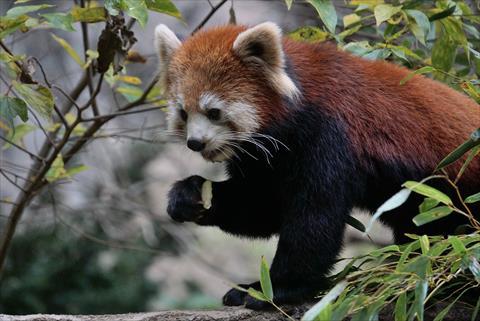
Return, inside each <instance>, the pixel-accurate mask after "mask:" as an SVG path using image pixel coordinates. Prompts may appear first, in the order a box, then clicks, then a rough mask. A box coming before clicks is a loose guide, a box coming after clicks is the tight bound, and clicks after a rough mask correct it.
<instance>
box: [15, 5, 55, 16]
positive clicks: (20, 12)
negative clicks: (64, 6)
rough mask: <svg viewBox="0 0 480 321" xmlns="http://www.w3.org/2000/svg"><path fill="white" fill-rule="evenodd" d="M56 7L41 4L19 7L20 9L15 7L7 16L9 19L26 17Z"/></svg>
mask: <svg viewBox="0 0 480 321" xmlns="http://www.w3.org/2000/svg"><path fill="white" fill-rule="evenodd" d="M51 7H55V6H54V5H50V4H39V5H33V6H18V7H13V8H12V9H10V10H8V11H7V14H6V16H7V17H9V18H15V17H18V16H21V15H24V14H26V13H29V12H34V11H38V10H42V9H46V8H51Z"/></svg>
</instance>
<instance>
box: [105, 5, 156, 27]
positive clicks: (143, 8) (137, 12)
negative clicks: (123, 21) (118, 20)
mask: <svg viewBox="0 0 480 321" xmlns="http://www.w3.org/2000/svg"><path fill="white" fill-rule="evenodd" d="M105 8H106V9H107V10H108V12H109V13H110V14H111V15H114V16H116V15H118V14H119V12H120V11H124V12H125V13H126V14H128V15H129V16H131V17H132V18H135V19H137V20H138V22H139V23H140V25H141V26H142V27H144V26H145V24H146V23H147V20H148V9H147V5H146V4H145V0H105Z"/></svg>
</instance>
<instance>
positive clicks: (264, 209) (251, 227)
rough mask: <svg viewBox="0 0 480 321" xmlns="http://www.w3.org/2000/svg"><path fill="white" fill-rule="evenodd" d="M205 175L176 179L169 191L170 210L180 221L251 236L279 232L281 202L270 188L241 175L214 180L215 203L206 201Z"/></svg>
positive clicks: (264, 235) (169, 212)
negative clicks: (207, 205) (203, 190)
mask: <svg viewBox="0 0 480 321" xmlns="http://www.w3.org/2000/svg"><path fill="white" fill-rule="evenodd" d="M203 182H205V179H204V178H203V177H200V176H190V177H188V178H186V179H184V180H182V181H179V182H177V183H175V184H174V185H173V187H172V189H171V190H170V192H169V194H168V198H169V204H168V208H167V212H168V214H169V215H170V217H172V218H173V219H174V220H176V221H178V222H195V223H197V224H199V225H207V226H208V225H209V226H218V227H219V228H221V229H222V230H223V231H225V232H228V233H232V234H236V235H243V236H250V237H269V236H271V235H272V234H275V233H278V231H279V229H280V221H279V220H278V219H275V218H274V217H273V218H272V216H275V215H278V213H279V209H278V208H276V206H278V204H277V203H278V202H275V201H273V200H272V199H271V196H270V195H269V193H268V189H266V188H262V187H261V186H258V184H251V183H248V182H245V181H244V180H239V179H230V180H227V181H223V182H213V183H212V194H213V197H212V207H211V208H210V209H208V210H207V209H205V208H204V207H203V205H202V199H201V188H202V184H203Z"/></svg>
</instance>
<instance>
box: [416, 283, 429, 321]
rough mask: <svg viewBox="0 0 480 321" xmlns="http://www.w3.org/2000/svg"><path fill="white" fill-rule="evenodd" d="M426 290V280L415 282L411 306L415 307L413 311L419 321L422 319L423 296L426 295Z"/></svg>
mask: <svg viewBox="0 0 480 321" xmlns="http://www.w3.org/2000/svg"><path fill="white" fill-rule="evenodd" d="M427 292H428V282H427V281H426V280H421V281H420V282H418V283H417V286H416V287H415V301H414V302H413V306H414V307H415V313H416V314H417V318H418V320H419V321H423V312H424V310H425V308H424V306H425V298H426V297H427Z"/></svg>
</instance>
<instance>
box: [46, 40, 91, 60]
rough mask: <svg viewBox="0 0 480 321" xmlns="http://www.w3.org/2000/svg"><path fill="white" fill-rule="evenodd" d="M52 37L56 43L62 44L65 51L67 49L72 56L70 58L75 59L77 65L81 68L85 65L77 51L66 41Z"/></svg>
mask: <svg viewBox="0 0 480 321" xmlns="http://www.w3.org/2000/svg"><path fill="white" fill-rule="evenodd" d="M52 37H53V39H55V41H56V42H58V43H59V44H60V46H62V47H63V49H65V51H66V52H67V53H68V54H69V55H70V57H72V58H73V60H75V62H76V63H77V64H79V65H80V66H83V65H84V64H85V63H84V62H83V60H82V59H81V58H80V56H79V55H78V54H77V52H76V51H75V49H73V48H72V46H70V44H69V43H68V42H67V41H66V40H65V39H62V38H60V37H57V36H55V35H54V34H52Z"/></svg>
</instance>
